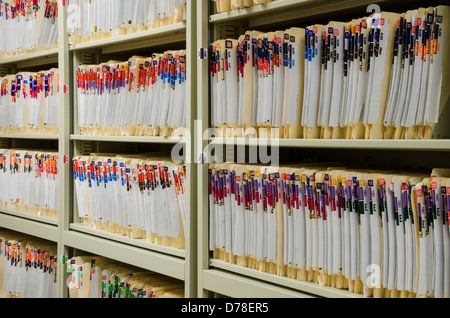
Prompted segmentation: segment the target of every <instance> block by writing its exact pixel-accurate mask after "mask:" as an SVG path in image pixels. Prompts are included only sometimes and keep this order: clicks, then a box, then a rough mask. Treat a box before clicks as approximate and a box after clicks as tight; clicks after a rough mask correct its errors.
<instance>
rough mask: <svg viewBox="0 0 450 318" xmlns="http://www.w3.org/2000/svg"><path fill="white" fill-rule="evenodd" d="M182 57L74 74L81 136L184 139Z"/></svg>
mask: <svg viewBox="0 0 450 318" xmlns="http://www.w3.org/2000/svg"><path fill="white" fill-rule="evenodd" d="M186 63H187V61H186V52H185V51H167V52H164V53H162V54H154V55H153V56H152V57H139V56H134V57H132V58H130V59H129V60H128V61H126V62H116V61H110V62H107V63H103V64H100V65H81V66H79V67H78V70H77V97H78V125H79V127H80V129H81V134H83V135H109V136H162V137H169V136H177V137H179V136H184V134H185V127H186V76H187V74H186V66H187V64H186Z"/></svg>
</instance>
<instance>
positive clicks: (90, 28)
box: [67, 0, 186, 44]
mask: <svg viewBox="0 0 450 318" xmlns="http://www.w3.org/2000/svg"><path fill="white" fill-rule="evenodd" d="M68 8H69V19H68V21H67V32H69V34H70V38H69V41H70V43H71V44H77V43H85V42H90V41H95V40H101V39H106V38H111V37H116V36H121V35H125V34H131V33H135V32H140V31H145V30H150V29H157V28H160V27H164V26H169V25H172V24H177V23H182V22H183V21H185V20H186V0H170V1H167V0H133V1H130V0H69V7H68Z"/></svg>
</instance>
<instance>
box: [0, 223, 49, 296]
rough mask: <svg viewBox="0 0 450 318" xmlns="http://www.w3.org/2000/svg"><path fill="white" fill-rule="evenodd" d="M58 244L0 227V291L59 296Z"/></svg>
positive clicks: (13, 293)
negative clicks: (57, 280)
mask: <svg viewBox="0 0 450 318" xmlns="http://www.w3.org/2000/svg"><path fill="white" fill-rule="evenodd" d="M57 255H58V254H57V249H56V244H51V243H48V242H46V241H43V240H41V239H38V238H35V237H31V236H27V235H25V234H22V233H16V232H12V231H9V230H4V229H0V295H1V296H2V297H6V298H56V291H57V283H56V267H57V258H58V257H57Z"/></svg>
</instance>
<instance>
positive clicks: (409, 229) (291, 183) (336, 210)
mask: <svg viewBox="0 0 450 318" xmlns="http://www.w3.org/2000/svg"><path fill="white" fill-rule="evenodd" d="M449 177H450V171H449V170H448V169H447V170H446V169H434V170H433V172H432V174H431V175H430V174H424V173H422V172H419V171H418V172H413V171H408V172H404V171H398V172H392V171H389V172H383V171H376V170H366V169H361V170H358V169H345V168H339V166H337V167H335V168H333V167H330V165H329V164H309V165H301V166H300V165H299V166H295V165H293V166H287V167H279V168H278V167H268V166H257V165H253V166H250V165H240V164H212V165H210V167H209V211H210V213H209V233H210V236H209V247H210V251H212V253H213V258H215V259H221V260H224V261H226V262H229V263H231V264H237V265H238V266H243V267H248V268H253V269H256V270H259V271H261V272H265V273H270V274H274V275H278V276H285V277H286V276H287V277H288V278H291V279H296V280H299V281H308V282H315V283H317V284H320V285H322V286H330V287H334V288H338V289H345V290H349V291H350V292H352V293H356V294H363V295H364V296H365V297H376V298H382V297H392V298H396V297H404V298H406V297H436V298H443V297H445V298H448V297H450V263H449V262H450V236H449V224H450V222H449V221H450V178H449Z"/></svg>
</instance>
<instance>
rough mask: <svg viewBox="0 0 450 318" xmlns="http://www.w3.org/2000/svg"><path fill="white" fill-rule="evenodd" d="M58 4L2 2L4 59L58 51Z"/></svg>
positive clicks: (22, 0) (0, 47)
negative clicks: (38, 51)
mask: <svg viewBox="0 0 450 318" xmlns="http://www.w3.org/2000/svg"><path fill="white" fill-rule="evenodd" d="M58 2H59V1H57V0H17V1H9V0H1V1H0V54H1V55H2V56H4V57H8V56H9V55H15V54H17V53H18V52H20V53H30V52H32V51H35V50H42V49H48V48H51V47H55V46H56V45H57V40H58Z"/></svg>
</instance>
